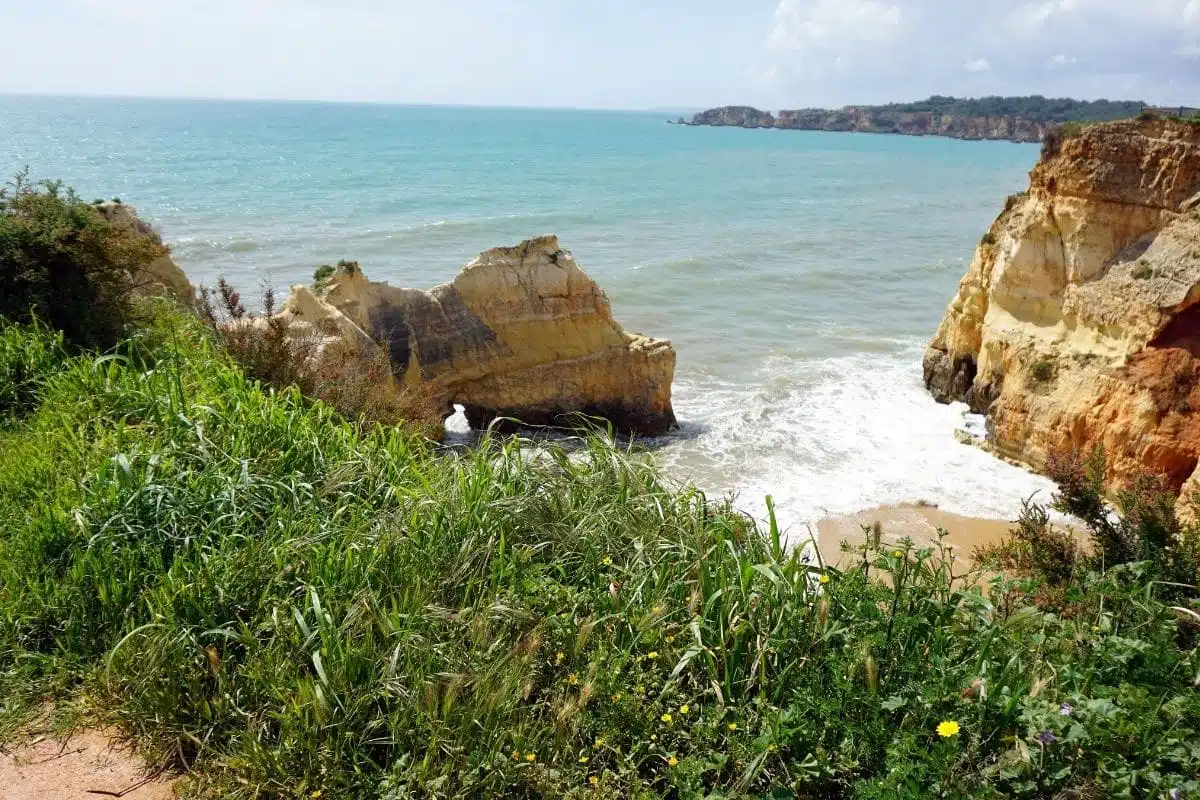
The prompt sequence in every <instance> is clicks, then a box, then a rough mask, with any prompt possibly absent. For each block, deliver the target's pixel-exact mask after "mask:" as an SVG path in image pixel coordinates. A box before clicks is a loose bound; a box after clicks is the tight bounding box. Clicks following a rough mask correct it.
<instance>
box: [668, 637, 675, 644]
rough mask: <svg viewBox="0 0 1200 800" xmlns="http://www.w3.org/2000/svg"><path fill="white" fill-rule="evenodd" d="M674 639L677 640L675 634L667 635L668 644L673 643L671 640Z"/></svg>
mask: <svg viewBox="0 0 1200 800" xmlns="http://www.w3.org/2000/svg"><path fill="white" fill-rule="evenodd" d="M673 641H675V637H674V636H668V637H667V644H670V643H671V642H673Z"/></svg>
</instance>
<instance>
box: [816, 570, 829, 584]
mask: <svg viewBox="0 0 1200 800" xmlns="http://www.w3.org/2000/svg"><path fill="white" fill-rule="evenodd" d="M817 580H819V581H820V582H821V583H829V576H828V575H826V574H825V573H823V572H822V573H821V577H820V578H817Z"/></svg>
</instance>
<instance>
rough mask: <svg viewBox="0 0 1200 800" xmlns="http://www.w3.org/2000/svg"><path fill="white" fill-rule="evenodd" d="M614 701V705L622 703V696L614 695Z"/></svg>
mask: <svg viewBox="0 0 1200 800" xmlns="http://www.w3.org/2000/svg"><path fill="white" fill-rule="evenodd" d="M612 701H613V702H614V703H619V702H621V695H619V694H614V695H613V696H612Z"/></svg>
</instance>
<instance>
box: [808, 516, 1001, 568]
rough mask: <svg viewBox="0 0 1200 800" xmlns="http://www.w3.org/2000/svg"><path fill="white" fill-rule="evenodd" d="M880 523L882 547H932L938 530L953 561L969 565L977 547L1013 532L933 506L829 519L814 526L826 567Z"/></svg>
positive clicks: (994, 521)
mask: <svg viewBox="0 0 1200 800" xmlns="http://www.w3.org/2000/svg"><path fill="white" fill-rule="evenodd" d="M875 523H879V525H880V526H881V528H882V532H883V535H882V541H883V542H885V543H893V542H898V541H900V540H902V539H905V538H908V539H911V540H912V541H913V542H914V543H916V545H917V546H918V547H921V546H927V545H933V544H935V543H936V542H937V540H938V530H939V529H942V530H945V531H946V532H947V534H948V535H947V536H946V538H945V539H944V540H943V541H944V543H945V544H946V545H948V546H949V547H950V548H952V552H953V553H954V555H955V557H956V558H959V559H962V560H963V561H964V562H970V560H971V554H972V553H973V552H974V550H975V548H976V547H978V546H980V545H988V544H995V543H996V542H999V541H1000V540H1001V539H1003V538H1004V537H1006V536H1007V535H1008V533H1009V531H1010V530H1011V529H1012V528H1013V526H1014V523H1013V522H1011V521H1005V520H998V519H977V518H972V517H964V516H960V515H958V514H951V513H950V512H948V511H942V510H941V509H939V508H936V507H934V506H925V505H915V504H913V505H895V506H881V507H880V508H876V509H872V510H870V511H864V512H861V513H858V514H848V515H845V516H839V517H829V518H827V519H824V520H822V521H821V522H820V523H819V524H818V525H817V545H818V547H819V548H820V551H821V557H822V558H823V559H824V560H825V561H826V563H837V562H838V561H839V560H840V559H841V557H842V552H841V543H842V542H848V543H849V544H850V545H851V546H852V547H857V546H859V545H861V544H862V543H863V541H864V534H863V527H864V526H867V527H871V526H873V525H874V524H875Z"/></svg>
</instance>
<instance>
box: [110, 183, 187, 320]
mask: <svg viewBox="0 0 1200 800" xmlns="http://www.w3.org/2000/svg"><path fill="white" fill-rule="evenodd" d="M93 207H94V208H95V209H96V211H98V212H99V213H100V214H101V216H103V217H104V218H105V219H106V220H108V221H109V222H110V223H111V224H112V225H113V226H115V227H117V228H121V229H123V230H126V231H129V232H130V233H132V234H134V235H136V236H144V237H146V238H148V239H151V240H153V241H154V242H156V243H157V244H160V245H161V244H162V243H163V241H162V237H161V236H160V235H159V233H158V231H156V230H154V227H153V226H152V225H150V223H148V222H146V221H145V220H143V219H141V218H140V217H139V216H138V215H137V209H136V208H134V207H133V206H131V205H126V204H124V203H98V204H97V205H95V206H93ZM164 252H165V250H164ZM133 282H134V289H135V291H136V292H137V293H138V294H142V295H167V296H170V297H174V298H175V299H177V300H179V301H180V302H182V303H187V304H190V303H191V302H192V301H193V299H194V298H195V289H194V288H193V287H192V284H191V283H190V282H189V281H188V278H187V275H186V274H184V271H183V270H182V269H180V268H179V265H178V264H176V263H175V261H174V260H173V259H172V258H171V256H170V254H167V255H163V256H161V257H159V258H157V259H155V260H154V262H153V263H151V264H150V265H149V266H147V267H146V269H145V270H143V271H142V274H140V275H134V276H133Z"/></svg>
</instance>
